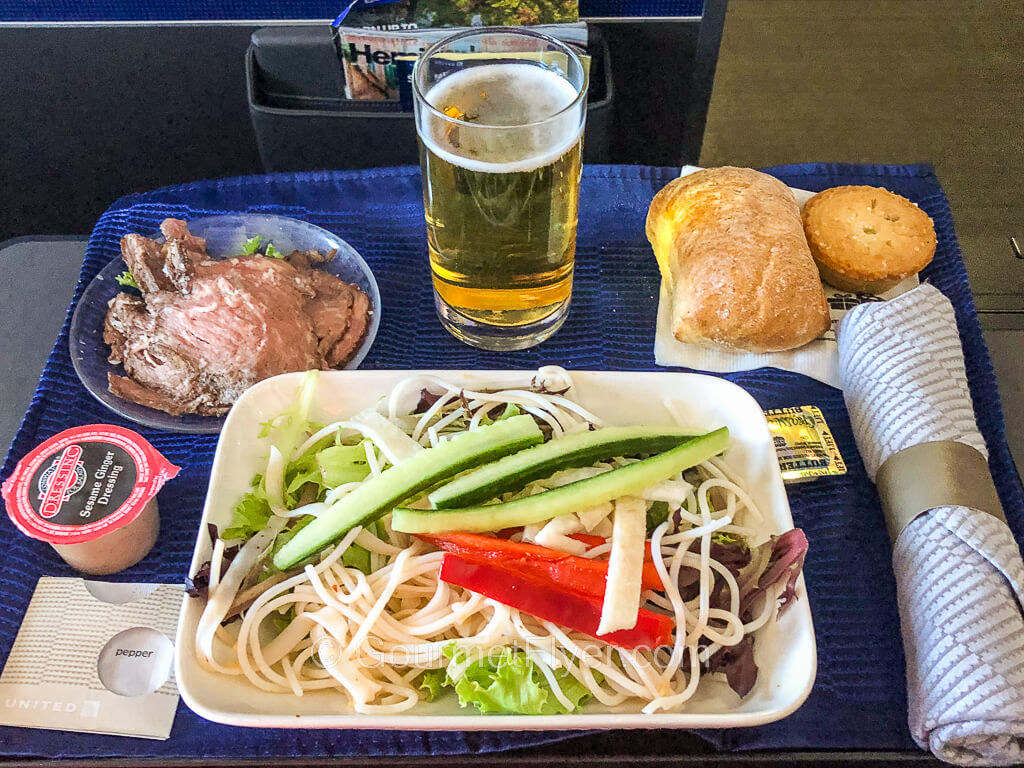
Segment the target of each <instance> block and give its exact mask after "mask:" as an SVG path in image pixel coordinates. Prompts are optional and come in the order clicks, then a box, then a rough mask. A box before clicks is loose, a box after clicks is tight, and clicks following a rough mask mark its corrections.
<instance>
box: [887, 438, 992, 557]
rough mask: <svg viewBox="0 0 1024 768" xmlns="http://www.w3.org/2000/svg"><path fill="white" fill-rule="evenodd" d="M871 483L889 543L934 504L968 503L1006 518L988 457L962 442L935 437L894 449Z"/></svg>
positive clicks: (971, 506) (980, 510)
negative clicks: (882, 513) (878, 502)
mask: <svg viewBox="0 0 1024 768" xmlns="http://www.w3.org/2000/svg"><path fill="white" fill-rule="evenodd" d="M875 485H876V486H878V495H879V497H880V498H881V500H882V511H883V512H884V513H885V526H886V528H888V529H889V538H890V539H891V540H892V541H893V543H895V542H896V539H897V538H899V535H900V534H901V533H902V532H903V529H904V528H906V527H907V525H909V524H910V522H911V521H912V520H914V519H915V518H917V517H918V515H921V514H923V513H924V512H927V511H928V510H930V509H935V508H936V507H945V506H957V507H970V508H971V509H976V510H978V511H979V512H986V513H988V514H990V515H992V516H994V517H996V518H998V519H999V520H1002V521H1003V522H1004V523H1005V522H1006V515H1005V514H1004V512H1003V507H1002V504H1000V502H999V495H998V494H997V493H996V486H995V484H994V483H993V482H992V475H991V473H990V472H989V469H988V460H987V459H986V458H985V457H984V456H983V455H982V454H981V453H980V452H979V451H978V450H977V449H976V448H972V447H971V446H969V445H967V444H966V443H960V442H957V441H955V440H940V441H935V442H930V443H918V444H917V445H912V446H910V447H909V448H904V449H903V450H902V451H897V452H896V453H894V454H892V455H891V456H890V457H889V458H887V459H886V460H885V461H884V462H882V466H881V467H879V468H878V474H877V475H876V477H875Z"/></svg>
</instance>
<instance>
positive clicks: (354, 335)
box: [327, 286, 370, 368]
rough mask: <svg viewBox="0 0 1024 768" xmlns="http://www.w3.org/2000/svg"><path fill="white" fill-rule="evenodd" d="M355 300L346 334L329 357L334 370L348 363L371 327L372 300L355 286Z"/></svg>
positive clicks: (332, 349)
mask: <svg viewBox="0 0 1024 768" xmlns="http://www.w3.org/2000/svg"><path fill="white" fill-rule="evenodd" d="M352 293H353V294H354V298H353V301H352V315H351V317H350V318H349V323H348V328H347V329H346V330H345V334H344V335H343V336H342V337H341V338H340V339H339V340H338V343H337V344H335V345H334V347H332V348H331V352H330V354H329V355H328V357H327V360H328V363H329V364H330V366H331V367H332V368H336V367H338V366H340V365H344V364H345V363H347V362H348V361H349V360H350V359H351V357H352V355H354V354H355V351H356V350H357V349H358V348H359V344H360V343H361V342H362V340H363V336H365V335H366V329H367V327H368V326H369V325H370V300H369V299H368V298H366V294H365V293H363V292H362V291H360V290H359V289H358V288H355V287H354V286H353V291H352Z"/></svg>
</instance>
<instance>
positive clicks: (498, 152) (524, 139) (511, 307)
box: [419, 61, 583, 349]
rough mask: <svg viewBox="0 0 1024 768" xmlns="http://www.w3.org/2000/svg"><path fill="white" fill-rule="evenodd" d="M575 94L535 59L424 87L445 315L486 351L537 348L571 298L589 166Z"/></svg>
mask: <svg viewBox="0 0 1024 768" xmlns="http://www.w3.org/2000/svg"><path fill="white" fill-rule="evenodd" d="M578 96H579V92H578V90H577V88H576V87H574V86H573V84H572V83H571V82H569V81H568V80H566V79H565V78H564V77H562V76H561V75H559V74H557V73H555V72H552V71H550V70H549V69H546V68H544V67H541V66H537V65H536V64H531V63H515V62H512V63H509V62H507V61H506V62H505V63H495V64H487V65H477V66H474V67H471V68H467V69H463V70H460V71H455V72H453V73H451V74H448V75H447V76H446V77H444V78H443V79H440V80H438V81H437V82H436V84H434V85H433V86H432V87H431V88H430V90H429V91H427V93H426V100H427V102H428V103H429V104H430V105H432V106H433V107H434V109H435V110H438V111H440V112H441V113H443V114H444V115H445V117H446V119H440V120H434V121H432V122H431V124H430V125H426V126H424V125H423V124H422V123H421V126H420V133H419V135H420V160H421V164H422V168H423V201H424V210H425V214H426V221H427V243H428V248H429V252H430V266H431V273H432V278H433V284H434V291H435V298H436V304H437V309H438V314H439V316H440V318H441V321H442V323H443V324H444V325H445V326H446V327H447V328H448V330H449V331H451V332H452V333H453V334H454V335H456V336H457V337H459V338H461V339H463V340H464V341H467V342H468V343H470V344H474V345H476V346H481V347H485V348H488V349H519V348H523V347H528V346H532V345H533V344H536V343H539V342H540V341H542V340H543V339H544V338H547V337H548V336H550V335H551V334H552V333H554V332H555V331H556V330H557V329H558V327H559V326H560V325H561V324H562V322H563V321H564V319H565V316H566V314H567V312H568V308H569V300H570V296H571V294H572V275H573V257H574V254H575V250H576V219H577V210H578V205H579V182H580V172H581V150H582V129H583V125H582V119H581V111H582V109H581V108H577V109H574V108H573V105H574V104H576V105H577V106H578Z"/></svg>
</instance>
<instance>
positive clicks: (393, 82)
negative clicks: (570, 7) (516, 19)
mask: <svg viewBox="0 0 1024 768" xmlns="http://www.w3.org/2000/svg"><path fill="white" fill-rule="evenodd" d="M532 29H536V30H537V31H539V32H543V33H545V34H549V35H551V36H552V37H555V38H557V39H559V40H561V41H562V42H564V43H567V44H569V45H572V46H573V47H574V48H576V49H578V51H579V52H580V54H581V55H585V54H584V52H585V50H586V46H587V26H586V24H582V23H577V24H556V25H540V26H536V27H532ZM456 31H457V30H456V29H453V28H441V29H416V30H406V31H395V30H389V31H383V30H377V29H359V28H352V27H336V28H335V32H336V34H335V43H336V45H337V49H338V57H339V59H340V60H341V66H342V69H343V71H344V76H345V97H346V98H348V99H353V100H383V101H394V102H401V103H402V105H403V107H405V106H406V104H405V101H406V100H405V99H403V98H401V97H402V91H403V90H404V89H405V87H406V85H407V84H408V74H409V72H410V71H411V64H410V63H409V62H410V61H415V58H416V57H418V56H419V55H420V54H422V53H423V52H424V51H425V50H426V49H427V48H429V47H430V46H431V45H433V44H434V43H436V42H437V41H439V40H443V39H444V38H446V37H448V36H449V35H451V34H453V33H454V32H456ZM480 42H481V41H480V40H479V38H478V39H477V43H478V44H479V43H480ZM482 42H483V43H484V44H485V45H486V47H487V49H488V51H489V52H492V53H508V54H526V53H530V52H532V49H533V47H534V45H533V43H532V41H529V40H516V39H514V38H509V37H498V36H495V37H493V38H488V37H486V36H485V37H484V38H483V41H482ZM455 52H456V53H464V54H475V53H477V51H476V50H475V49H473V48H472V47H471V46H469V45H467V46H466V49H465V50H464V51H458V50H456V51H455ZM407 108H408V109H411V108H412V107H411V103H409V104H408V105H407Z"/></svg>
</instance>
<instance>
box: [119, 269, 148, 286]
mask: <svg viewBox="0 0 1024 768" xmlns="http://www.w3.org/2000/svg"><path fill="white" fill-rule="evenodd" d="M114 279H115V280H117V283H118V285H123V286H125V287H127V288H136V289H138V290H140V291H141V290H142V289H141V288H139V284H138V283H137V282H135V275H133V274H132V272H131V270H130V269H126V270H125V271H124V272H122V273H121V274H120V275H118V276H117V277H115V278H114Z"/></svg>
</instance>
